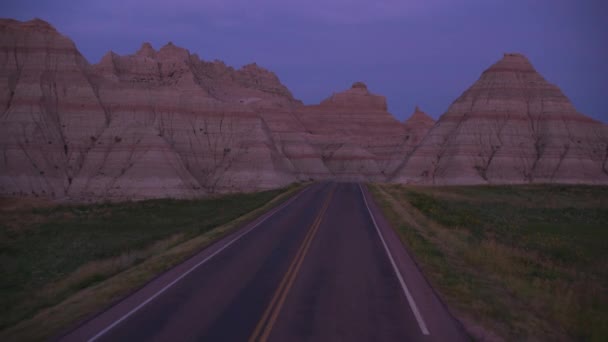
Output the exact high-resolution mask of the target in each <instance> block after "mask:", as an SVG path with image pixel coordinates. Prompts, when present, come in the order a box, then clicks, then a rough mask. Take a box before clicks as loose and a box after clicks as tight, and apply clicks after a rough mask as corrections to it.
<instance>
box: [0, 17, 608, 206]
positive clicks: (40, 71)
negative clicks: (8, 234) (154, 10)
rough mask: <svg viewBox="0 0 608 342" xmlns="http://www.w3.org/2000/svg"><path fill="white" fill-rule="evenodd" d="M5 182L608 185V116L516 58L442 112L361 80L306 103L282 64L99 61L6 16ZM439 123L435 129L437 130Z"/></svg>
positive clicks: (8, 186) (124, 190)
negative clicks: (393, 100)
mask: <svg viewBox="0 0 608 342" xmlns="http://www.w3.org/2000/svg"><path fill="white" fill-rule="evenodd" d="M0 82H1V83H2V84H5V85H6V86H2V87H0V108H1V109H2V112H1V116H0V149H1V150H2V158H1V159H0V194H1V195H30V196H45V197H51V198H56V199H71V200H76V201H97V200H106V199H109V200H124V199H143V198H157V197H196V196H204V195H207V194H209V193H215V192H231V191H251V190H259V189H268V188H274V187H279V186H283V185H286V184H289V183H291V182H294V181H298V180H309V179H315V180H321V179H337V180H358V181H387V180H390V181H396V182H405V183H409V182H416V183H425V184H453V183H457V184H461V183H466V184H477V183H488V182H490V183H525V182H584V183H608V178H607V177H608V171H607V169H608V167H607V164H606V157H607V155H608V150H607V147H606V146H607V143H608V141H607V140H608V139H607V137H608V134H607V132H606V126H605V125H603V124H601V123H599V122H596V121H594V120H592V119H590V118H588V117H585V116H583V115H581V114H579V113H577V112H576V110H575V109H574V108H573V107H572V105H571V104H570V102H569V101H568V99H567V98H566V97H565V96H564V95H563V94H562V93H561V92H560V90H559V89H558V88H557V87H555V86H553V85H550V84H548V83H547V82H546V81H545V80H544V79H543V78H542V77H541V76H540V75H538V73H536V71H534V69H533V67H532V66H531V65H530V63H529V62H528V61H527V60H526V59H525V58H524V57H523V56H520V55H506V56H505V58H504V59H503V60H501V61H500V62H498V63H497V64H495V65H494V66H492V67H491V68H490V69H488V70H486V71H485V72H484V73H483V75H482V77H481V79H480V80H479V81H478V82H477V83H476V84H475V85H474V86H473V87H471V88H470V89H469V90H467V91H466V92H465V93H464V94H463V95H462V96H461V97H460V98H459V99H458V100H456V101H455V102H454V104H452V106H451V107H450V109H449V110H448V112H447V113H446V114H444V115H443V116H442V117H441V119H440V120H439V121H438V122H437V123H435V122H434V121H433V119H432V118H430V117H428V116H427V115H426V114H424V113H422V112H421V111H420V110H419V109H416V111H415V112H414V114H413V115H412V117H411V118H410V119H408V120H407V121H406V122H404V123H400V122H398V121H397V120H396V119H395V118H394V117H393V116H392V115H391V114H390V113H388V112H387V105H386V99H385V98H384V97H383V96H379V95H375V94H373V93H371V92H370V91H369V90H368V89H367V86H366V85H365V84H363V83H361V82H356V83H355V84H353V85H352V87H351V88H350V89H347V90H345V91H342V92H339V93H335V94H333V95H332V96H330V97H329V98H327V99H326V100H324V101H322V102H321V103H320V104H319V105H313V106H304V105H303V104H302V103H301V102H300V101H298V100H296V99H295V98H294V97H293V96H292V94H291V93H290V92H289V90H288V89H287V88H286V87H285V86H284V85H282V84H281V82H280V81H279V79H278V78H277V77H276V76H275V75H274V74H273V73H272V72H270V71H268V70H265V69H263V68H261V67H259V66H257V65H256V64H249V65H246V66H244V67H242V68H240V69H234V68H232V67H229V66H226V65H225V64H224V63H222V62H220V61H213V62H209V61H204V60H202V59H200V58H199V57H198V56H197V55H194V54H190V53H189V51H188V50H186V49H183V48H180V47H177V46H175V45H174V44H172V43H168V44H166V45H165V46H163V47H161V48H160V49H159V50H158V51H157V50H155V49H154V48H153V47H152V46H151V45H150V44H148V43H144V44H143V45H142V46H141V47H140V48H139V50H138V51H137V52H136V53H134V54H133V55H128V56H120V55H117V54H115V53H113V52H108V53H107V54H106V55H105V56H104V57H103V58H102V59H101V61H100V62H99V63H98V64H94V65H91V64H89V63H88V62H87V61H86V60H85V59H84V58H83V57H82V55H81V54H80V53H79V52H78V50H77V49H76V47H75V45H74V43H73V42H72V41H71V40H70V39H69V38H67V37H65V36H63V35H61V34H60V33H59V32H57V31H56V30H55V29H54V28H53V27H52V26H51V25H49V24H48V23H46V22H44V21H42V20H38V19H35V20H32V21H28V22H19V21H15V20H10V19H4V20H0ZM427 132H428V134H427Z"/></svg>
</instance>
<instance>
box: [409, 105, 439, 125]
mask: <svg viewBox="0 0 608 342" xmlns="http://www.w3.org/2000/svg"><path fill="white" fill-rule="evenodd" d="M421 122H423V123H432V124H434V123H435V119H433V118H432V117H430V116H429V115H428V114H427V113H425V112H423V111H422V110H421V109H420V107H418V106H416V108H415V109H414V113H412V115H411V116H410V117H409V118H408V119H407V120H405V123H406V124H407V123H421Z"/></svg>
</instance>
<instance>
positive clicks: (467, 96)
mask: <svg viewBox="0 0 608 342" xmlns="http://www.w3.org/2000/svg"><path fill="white" fill-rule="evenodd" d="M607 144H608V132H607V129H606V125H605V124H602V123H600V122H597V121H595V120H593V119H591V118H589V117H587V116H584V115H582V114H580V113H578V112H577V111H576V109H575V108H574V107H573V106H572V104H571V103H570V101H569V100H568V98H567V97H566V96H565V95H564V94H563V93H562V92H561V90H560V89H559V88H558V87H556V86H555V85H553V84H551V83H549V82H547V81H546V80H545V79H544V78H543V77H542V76H541V75H540V74H538V72H536V70H535V69H534V67H533V66H532V65H531V64H530V62H529V61H528V60H527V58H526V57H524V56H523V55H521V54H505V55H504V57H503V59H502V60H500V61H498V62H497V63H495V64H494V65H492V66H491V67H490V68H488V69H487V70H485V71H484V72H483V73H482V75H481V77H480V78H479V80H478V81H477V82H475V84H473V86H471V87H470V88H469V89H468V90H466V91H465V92H464V93H463V94H462V95H461V96H460V97H459V98H458V99H456V101H454V103H453V104H452V105H451V106H450V108H449V109H448V111H447V112H446V113H445V114H444V115H442V116H441V118H440V119H439V121H438V122H437V123H436V124H435V126H434V127H433V128H432V129H431V130H430V131H429V133H428V134H427V135H426V137H425V138H424V139H423V140H422V142H421V143H420V145H419V146H418V147H417V148H416V149H415V151H414V152H413V153H412V154H411V155H409V156H407V157H406V158H405V159H404V162H403V163H402V165H401V166H400V168H399V170H398V171H397V172H396V173H395V174H394V175H393V177H392V181H394V182H400V183H424V184H485V183H493V184H505V183H507V184H510V183H529V182H535V183H548V182H559V183H592V184H596V183H601V184H605V183H608V169H607V167H606V166H607V165H606V159H607V157H608V145H607Z"/></svg>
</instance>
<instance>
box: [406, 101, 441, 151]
mask: <svg viewBox="0 0 608 342" xmlns="http://www.w3.org/2000/svg"><path fill="white" fill-rule="evenodd" d="M403 124H404V125H405V127H406V131H407V132H408V135H409V139H410V142H411V144H413V145H418V143H420V141H421V140H422V138H424V137H425V136H426V134H427V133H428V132H429V130H430V129H431V128H433V126H435V120H434V119H433V118H432V117H430V116H429V115H428V114H426V113H425V112H423V111H422V110H420V108H419V107H418V106H416V109H414V113H413V114H412V115H411V116H410V117H409V118H408V119H407V120H405V121H404V122H403Z"/></svg>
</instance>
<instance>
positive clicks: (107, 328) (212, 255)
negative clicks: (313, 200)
mask: <svg viewBox="0 0 608 342" xmlns="http://www.w3.org/2000/svg"><path fill="white" fill-rule="evenodd" d="M308 189H310V188H307V189H305V190H303V191H302V192H300V193H299V194H297V195H296V196H294V197H292V198H291V199H290V200H289V201H287V202H285V203H283V205H281V206H280V207H278V208H276V209H275V210H274V212H270V213H267V214H266V215H267V216H266V217H265V218H263V219H262V220H260V221H258V223H256V224H254V225H253V226H252V227H250V228H249V229H247V230H246V231H244V232H242V233H241V234H239V235H238V236H236V237H235V238H234V239H232V240H231V241H230V242H228V243H227V244H225V245H224V246H222V247H221V248H220V249H218V250H217V251H215V252H213V254H211V255H209V256H208V257H206V258H205V259H203V260H202V261H200V262H198V263H197V264H196V265H194V266H192V267H191V268H190V269H189V270H188V271H186V272H184V273H183V274H182V275H180V276H179V277H177V278H175V279H174V280H173V281H172V282H170V283H169V284H167V285H165V287H163V288H162V289H160V290H159V291H158V292H156V293H155V294H154V295H152V296H150V297H149V298H148V299H146V300H145V301H144V302H142V303H141V304H139V305H138V306H136V307H135V308H133V309H131V311H129V312H127V313H126V314H125V315H124V316H122V317H120V318H119V319H118V320H116V321H114V323H112V324H110V325H109V326H107V327H106V328H105V329H103V330H101V331H100V332H98V333H97V334H96V335H95V336H93V337H91V338H90V339H88V340H87V341H88V342H93V341H95V340H97V339H98V338H100V337H101V336H103V335H105V334H106V333H107V332H108V331H110V330H112V329H113V328H114V327H115V326H117V325H118V324H120V323H121V322H122V321H124V320H125V319H127V318H129V317H130V316H131V315H133V314H134V313H136V312H137V311H139V310H140V309H141V308H143V307H144V306H146V304H148V303H150V302H151V301H153V300H154V299H156V297H158V296H160V295H161V294H162V293H163V292H165V291H167V290H168V289H169V288H171V287H172V286H173V285H175V284H176V283H177V282H179V281H180V280H182V279H183V278H184V277H185V276H187V275H188V274H190V273H192V272H193V271H194V270H195V269H197V268H198V267H200V266H201V265H202V264H204V263H206V262H207V261H209V260H210V259H211V258H213V257H214V256H216V255H218V254H219V253H220V252H222V251H223V250H225V249H226V248H228V247H229V246H230V245H232V244H233V243H235V242H236V241H238V240H239V239H240V238H242V237H243V236H245V235H246V234H247V233H249V232H251V231H252V230H254V229H255V228H257V227H258V226H259V225H260V224H262V223H264V222H265V221H266V220H267V219H269V218H271V217H272V216H274V215H275V214H276V213H278V212H279V211H281V210H282V209H284V208H285V207H287V206H288V205H289V204H291V203H292V202H293V201H294V200H295V199H296V198H298V197H300V195H302V194H303V193H304V192H306V191H308Z"/></svg>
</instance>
